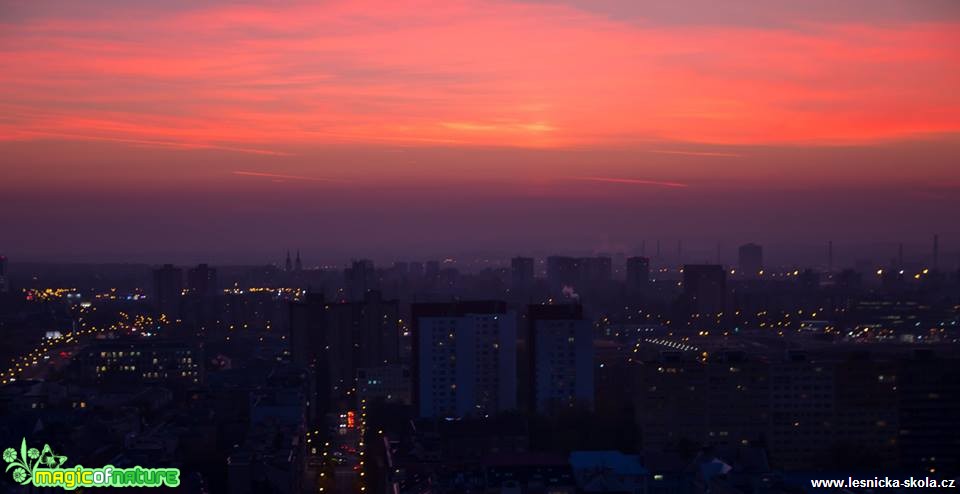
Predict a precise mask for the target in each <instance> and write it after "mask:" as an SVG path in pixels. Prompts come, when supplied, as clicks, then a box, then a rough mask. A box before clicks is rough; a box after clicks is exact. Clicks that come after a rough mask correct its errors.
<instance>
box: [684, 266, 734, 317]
mask: <svg viewBox="0 0 960 494" xmlns="http://www.w3.org/2000/svg"><path fill="white" fill-rule="evenodd" d="M726 291H727V273H726V272H725V271H724V270H723V266H720V265H718V264H686V265H684V266H683V298H684V301H685V303H687V304H688V308H689V309H690V311H691V312H694V313H700V314H716V313H719V312H723V307H724V302H725V299H726Z"/></svg>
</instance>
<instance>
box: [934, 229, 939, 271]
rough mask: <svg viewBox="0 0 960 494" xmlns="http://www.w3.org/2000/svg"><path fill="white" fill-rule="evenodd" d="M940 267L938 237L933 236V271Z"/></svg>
mask: <svg viewBox="0 0 960 494" xmlns="http://www.w3.org/2000/svg"><path fill="white" fill-rule="evenodd" d="M939 267H940V236H939V235H936V234H934V236H933V269H934V270H936V269H938V268H939Z"/></svg>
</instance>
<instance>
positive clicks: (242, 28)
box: [0, 0, 960, 158]
mask: <svg viewBox="0 0 960 494" xmlns="http://www.w3.org/2000/svg"><path fill="white" fill-rule="evenodd" d="M25 5H29V3H28V4H25ZM163 5H164V3H158V4H155V5H154V6H153V7H150V8H151V9H152V10H142V9H145V8H147V7H140V9H141V10H135V9H134V7H132V6H129V5H126V4H123V3H121V4H117V5H116V6H115V7H116V8H109V9H108V8H104V9H102V11H101V12H96V13H88V14H86V15H74V16H70V15H66V14H63V15H61V14H59V13H58V12H52V13H41V14H36V15H25V16H23V18H17V19H7V18H5V17H0V115H2V117H0V140H8V141H30V140H49V139H67V140H95V141H107V142H116V143H118V144H134V145H146V146H160V147H172V148H178V149H185V150H193V149H219V150H225V151H232V152H241V153H253V154H263V155H268V156H269V155H281V156H282V155H286V154H296V153H297V152H299V150H302V149H304V148H310V147H313V146H324V145H330V144H342V143H349V144H363V145H368V144H369V145H403V146H453V147H457V146H507V147H520V148H585V147H594V146H610V145H613V146H621V145H645V146H647V145H649V146H650V147H652V148H653V149H651V152H654V153H658V152H659V153H667V154H669V153H671V152H672V151H670V150H669V149H664V147H663V146H662V145H661V144H663V143H670V142H686V143H701V144H708V145H747V146H751V145H783V144H787V145H794V144H815V145H823V144H827V145H832V144H838V143H839V144H848V143H860V144H862V143H875V142H878V141H886V140H900V139H913V138H918V137H929V136H937V135H943V134H950V133H955V132H957V131H958V130H960V96H958V93H957V91H956V88H957V87H960V49H958V45H960V42H958V36H960V35H958V33H960V22H957V20H956V19H944V20H943V21H939V22H931V21H929V20H922V21H910V20H906V21H904V22H901V23H897V24H881V23H874V24H866V23H864V24H850V23H846V22H835V23H829V22H823V21H821V22H814V23H807V24H802V25H792V26H770V27H763V26H760V27H758V26H741V25H734V24H727V25H724V24H719V23H718V24H712V25H683V24H669V23H655V22H649V21H646V20H644V19H643V18H640V19H629V20H626V19H624V20H619V19H617V18H616V17H615V16H611V15H601V14H599V13H597V12H591V11H588V10H584V9H578V8H576V7H575V6H573V5H567V4H563V5H553V4H545V3H516V2H505V1H493V2H479V1H451V0H445V1H442V2H426V1H417V2H377V1H373V0H369V1H362V2H356V1H350V2H346V1H334V2H323V3H312V2H311V3H292V4H288V3H278V4H268V6H262V7H255V6H234V5H233V4H226V3H225V4H222V5H220V4H216V3H209V2H207V3H203V4H202V5H204V7H202V8H201V7H191V8H189V9H183V8H181V9H176V8H169V9H166V10H165V9H164V8H163ZM24 8H25V7H24ZM658 143H660V144H658ZM677 152H680V153H685V152H684V151H677ZM693 154H699V155H701V156H706V157H709V156H711V155H715V156H716V157H718V158H725V157H735V156H736V155H735V154H731V153H726V152H723V151H717V152H716V153H713V152H711V151H704V152H699V153H693Z"/></svg>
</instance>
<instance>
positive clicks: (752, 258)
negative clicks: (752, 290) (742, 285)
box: [737, 243, 763, 276]
mask: <svg viewBox="0 0 960 494" xmlns="http://www.w3.org/2000/svg"><path fill="white" fill-rule="evenodd" d="M737 260H738V263H737V269H739V270H740V272H741V274H744V275H747V276H758V275H759V273H760V270H762V269H763V247H761V246H759V245H757V244H752V243H751V244H745V245H741V246H740V248H739V249H738V250H737Z"/></svg>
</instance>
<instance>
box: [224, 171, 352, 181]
mask: <svg viewBox="0 0 960 494" xmlns="http://www.w3.org/2000/svg"><path fill="white" fill-rule="evenodd" d="M230 173H231V174H232V175H240V176H243V177H257V178H269V179H272V180H275V181H277V180H279V181H286V180H292V181H297V182H326V183H347V182H349V181H348V180H342V179H337V178H323V177H307V176H303V175H286V174H281V173H268V172H252V171H244V170H234V171H232V172H230Z"/></svg>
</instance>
